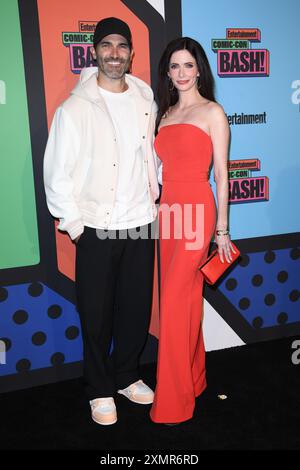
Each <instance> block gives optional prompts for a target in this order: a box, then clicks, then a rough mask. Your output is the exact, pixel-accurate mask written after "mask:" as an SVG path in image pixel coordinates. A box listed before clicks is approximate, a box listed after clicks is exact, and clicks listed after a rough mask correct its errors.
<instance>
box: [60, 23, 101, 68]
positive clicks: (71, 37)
mask: <svg viewBox="0 0 300 470" xmlns="http://www.w3.org/2000/svg"><path fill="white" fill-rule="evenodd" d="M96 24H97V21H78V31H69V32H67V31H66V32H62V42H63V45H64V46H65V47H68V49H69V57H70V69H71V72H72V73H75V74H79V73H80V72H81V70H82V69H83V68H84V67H92V66H94V65H95V61H94V59H93V57H92V54H91V46H92V45H93V38H94V31H95V28H96Z"/></svg>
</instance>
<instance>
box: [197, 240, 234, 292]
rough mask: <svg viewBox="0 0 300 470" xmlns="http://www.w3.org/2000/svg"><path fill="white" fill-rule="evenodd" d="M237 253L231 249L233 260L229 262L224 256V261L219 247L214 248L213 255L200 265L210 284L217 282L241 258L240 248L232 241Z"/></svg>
mask: <svg viewBox="0 0 300 470" xmlns="http://www.w3.org/2000/svg"><path fill="white" fill-rule="evenodd" d="M231 245H232V246H233V248H234V250H235V253H233V251H231V257H232V260H231V261H230V263H228V262H227V261H226V259H225V257H224V263H222V262H221V260H220V256H219V253H218V249H215V250H213V252H212V253H211V255H210V256H209V257H208V258H207V259H206V260H205V261H204V263H202V264H201V266H199V270H200V271H201V273H202V274H203V276H204V279H205V281H206V282H207V283H208V284H211V285H213V284H215V283H216V282H217V280H218V279H219V278H220V277H221V276H222V274H224V273H225V271H226V270H227V269H228V268H229V267H230V266H232V264H233V263H234V262H235V261H236V260H237V259H238V258H239V256H240V254H241V253H240V250H239V249H238V248H237V247H236V245H235V244H234V243H233V242H231Z"/></svg>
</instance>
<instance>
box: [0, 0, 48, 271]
mask: <svg viewBox="0 0 300 470" xmlns="http://www.w3.org/2000/svg"><path fill="white" fill-rule="evenodd" d="M0 17H1V28H0V56H1V66H0V224H1V229H0V269H4V268H15V267H19V266H30V265H34V264H37V263H39V261H40V253H39V241H38V229H37V216H36V204H35V192H34V180H33V169H32V153H31V141H30V132H29V118H28V107H27V96H26V85H25V74H24V62H23V51H22V42H21V31H20V19H19V10H18V2H17V0H1V5H0ZM7 38H9V40H7Z"/></svg>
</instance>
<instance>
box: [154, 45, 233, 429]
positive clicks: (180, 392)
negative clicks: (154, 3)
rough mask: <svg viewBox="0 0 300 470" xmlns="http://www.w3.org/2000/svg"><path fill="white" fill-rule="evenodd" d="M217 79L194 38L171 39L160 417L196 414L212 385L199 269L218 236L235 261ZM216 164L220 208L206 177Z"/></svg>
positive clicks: (163, 87)
mask: <svg viewBox="0 0 300 470" xmlns="http://www.w3.org/2000/svg"><path fill="white" fill-rule="evenodd" d="M213 86H214V84H213V76H212V73H211V69H210V66H209V63H208V59H207V56H206V54H205V52H204V50H203V48H202V47H201V45H200V44H199V43H198V42H196V41H195V40H193V39H190V38H179V39H175V40H173V41H172V42H171V43H170V44H169V45H168V46H167V48H166V49H165V51H164V53H163V55H162V58H161V60H160V64H159V86H158V107H159V109H158V115H157V135H156V139H155V149H156V152H157V155H158V157H159V159H160V160H161V161H162V167H163V171H162V187H163V189H162V196H161V202H160V204H161V205H160V213H159V217H160V262H161V271H160V272H161V291H160V294H161V297H160V331H159V350H158V367H157V385H156V390H155V397H154V402H153V405H152V408H151V412H150V416H151V419H152V420H153V421H154V422H157V423H165V424H171V423H180V422H183V421H186V420H188V419H190V418H191V417H192V416H193V411H194V407H195V398H196V397H197V396H199V395H200V394H201V393H202V392H203V390H204V389H205V388H206V377H205V349H204V343H203V335H202V303H203V298H202V291H203V277H202V275H201V273H200V272H199V270H198V269H197V268H198V266H199V265H200V264H201V263H202V262H203V261H204V260H205V259H206V257H207V254H208V249H209V244H210V242H211V239H212V237H213V236H214V235H215V241H216V243H217V244H218V250H219V254H220V258H221V260H222V261H224V258H225V259H226V260H227V261H229V260H230V259H231V250H233V248H232V246H231V243H230V238H229V232H228V169H227V160H228V143H229V126H228V121H227V118H226V115H225V113H224V111H223V108H222V107H221V106H220V105H219V104H217V103H216V101H215V98H214V93H213ZM212 164H213V166H214V179H215V182H216V189H217V203H218V204H217V205H218V210H217V209H216V204H215V200H214V195H213V192H212V189H211V186H210V183H209V180H208V177H209V170H210V167H211V165H212ZM233 251H234V250H233Z"/></svg>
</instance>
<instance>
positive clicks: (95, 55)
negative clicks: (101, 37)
mask: <svg viewBox="0 0 300 470" xmlns="http://www.w3.org/2000/svg"><path fill="white" fill-rule="evenodd" d="M91 53H92V57H93V59H94V60H96V59H97V54H96V49H95V48H94V46H92V47H91Z"/></svg>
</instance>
